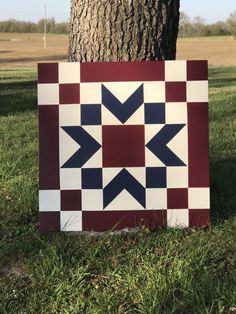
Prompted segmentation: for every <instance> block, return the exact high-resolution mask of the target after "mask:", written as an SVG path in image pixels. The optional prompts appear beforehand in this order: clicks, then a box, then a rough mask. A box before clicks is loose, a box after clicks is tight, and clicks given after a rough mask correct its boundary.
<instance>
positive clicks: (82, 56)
mask: <svg viewBox="0 0 236 314" xmlns="http://www.w3.org/2000/svg"><path fill="white" fill-rule="evenodd" d="M179 2H180V0H109V1H108V0H71V19H70V38H69V42H70V43H69V60H70V61H119V60H123V61H127V60H129V61H130V60H164V59H167V60H168V59H175V55H176V39H177V35H178V24H179V5H180V3H179Z"/></svg>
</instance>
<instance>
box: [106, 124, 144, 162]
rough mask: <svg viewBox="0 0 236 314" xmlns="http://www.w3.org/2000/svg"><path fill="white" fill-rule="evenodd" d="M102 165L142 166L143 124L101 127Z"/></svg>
mask: <svg viewBox="0 0 236 314" xmlns="http://www.w3.org/2000/svg"><path fill="white" fill-rule="evenodd" d="M102 146H103V167H144V166H145V141H144V126H143V125H117V126H110V125H107V126H103V127H102Z"/></svg>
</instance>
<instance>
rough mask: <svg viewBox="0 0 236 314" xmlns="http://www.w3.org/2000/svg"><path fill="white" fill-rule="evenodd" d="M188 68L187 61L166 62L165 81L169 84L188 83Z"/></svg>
mask: <svg viewBox="0 0 236 314" xmlns="http://www.w3.org/2000/svg"><path fill="white" fill-rule="evenodd" d="M186 79H187V66H186V61H182V60H175V61H165V80H166V81H167V82H179V81H186Z"/></svg>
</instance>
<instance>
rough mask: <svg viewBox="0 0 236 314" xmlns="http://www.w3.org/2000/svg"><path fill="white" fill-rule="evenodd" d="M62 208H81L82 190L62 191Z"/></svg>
mask: <svg viewBox="0 0 236 314" xmlns="http://www.w3.org/2000/svg"><path fill="white" fill-rule="evenodd" d="M61 210H81V191H80V190H63V191H61Z"/></svg>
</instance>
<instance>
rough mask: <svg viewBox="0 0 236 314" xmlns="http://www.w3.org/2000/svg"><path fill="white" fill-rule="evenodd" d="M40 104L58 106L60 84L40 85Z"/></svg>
mask: <svg viewBox="0 0 236 314" xmlns="http://www.w3.org/2000/svg"><path fill="white" fill-rule="evenodd" d="M38 104H39V105H58V104H59V84H38Z"/></svg>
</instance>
